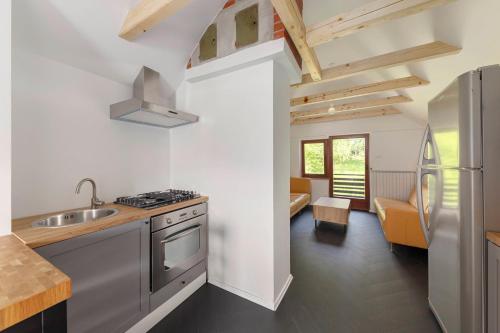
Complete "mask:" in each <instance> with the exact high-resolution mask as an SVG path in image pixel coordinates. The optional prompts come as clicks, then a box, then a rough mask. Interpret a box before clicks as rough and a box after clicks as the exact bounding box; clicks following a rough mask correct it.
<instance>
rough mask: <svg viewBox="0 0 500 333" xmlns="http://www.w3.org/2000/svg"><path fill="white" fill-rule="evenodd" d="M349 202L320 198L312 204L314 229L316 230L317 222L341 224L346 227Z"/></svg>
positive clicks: (349, 210)
mask: <svg viewBox="0 0 500 333" xmlns="http://www.w3.org/2000/svg"><path fill="white" fill-rule="evenodd" d="M350 212H351V200H349V199H338V198H328V197H321V198H319V199H318V200H316V201H315V202H314V203H313V217H314V227H315V228H318V224H317V222H318V221H324V222H329V223H336V224H342V225H345V226H346V227H347V223H349V213H350Z"/></svg>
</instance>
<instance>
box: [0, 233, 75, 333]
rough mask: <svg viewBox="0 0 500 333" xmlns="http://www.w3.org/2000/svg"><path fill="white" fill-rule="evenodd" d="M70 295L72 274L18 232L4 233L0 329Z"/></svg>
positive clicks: (0, 251) (0, 247)
mask: <svg viewBox="0 0 500 333" xmlns="http://www.w3.org/2000/svg"><path fill="white" fill-rule="evenodd" d="M70 297H71V280H70V278H69V277H68V276H66V275H65V274H64V273H62V272H61V271H60V270H58V269H57V268H56V267H54V266H53V265H52V264H51V263H49V262H48V261H46V260H45V259H43V258H42V257H41V256H39V255H38V254H37V253H35V251H33V250H32V249H30V248H29V247H27V246H26V245H24V244H23V243H22V242H21V241H19V239H17V238H16V237H15V236H14V235H7V236H2V237H0V331H2V330H4V329H6V328H8V327H10V326H13V325H15V324H17V323H19V322H21V321H23V320H25V319H27V318H29V317H31V316H33V315H35V314H37V313H39V312H42V311H44V310H46V309H48V308H50V307H51V306H53V305H56V304H58V303H60V302H63V301H65V300H67V299H68V298H70Z"/></svg>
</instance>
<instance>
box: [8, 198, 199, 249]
mask: <svg viewBox="0 0 500 333" xmlns="http://www.w3.org/2000/svg"><path fill="white" fill-rule="evenodd" d="M207 201H208V197H206V196H202V197H199V198H196V199H192V200H187V201H182V202H179V203H176V204H173V205H168V206H163V207H158V208H155V209H149V210H146V209H141V208H134V207H129V206H123V205H116V204H106V205H104V206H103V207H100V208H116V209H118V210H119V212H118V214H116V215H113V216H110V217H107V218H102V219H99V220H96V221H90V222H85V223H80V224H76V225H72V226H66V227H60V228H33V227H32V226H31V224H32V223H33V222H35V221H38V220H42V219H44V218H47V217H48V216H51V215H54V214H58V213H61V212H55V213H49V214H43V215H37V216H30V217H25V218H21V219H16V220H13V221H12V233H13V234H14V235H16V236H17V237H18V238H19V239H20V240H21V241H22V242H23V243H24V244H26V245H27V246H29V247H31V248H37V247H40V246H44V245H48V244H52V243H57V242H60V241H63V240H66V239H70V238H74V237H77V236H81V235H85V234H89V233H92V232H96V231H99V230H104V229H108V228H111V227H113V226H117V225H120V224H125V223H129V222H133V221H137V220H142V219H147V218H149V217H151V216H155V215H160V214H165V213H168V212H171V211H174V210H177V209H181V208H184V207H189V206H192V205H196V204H199V203H202V202H207ZM73 210H77V209H69V210H66V212H68V211H73Z"/></svg>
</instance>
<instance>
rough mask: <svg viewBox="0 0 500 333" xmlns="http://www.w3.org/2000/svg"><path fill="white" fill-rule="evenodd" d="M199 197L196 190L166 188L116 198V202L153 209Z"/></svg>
mask: <svg viewBox="0 0 500 333" xmlns="http://www.w3.org/2000/svg"><path fill="white" fill-rule="evenodd" d="M199 197H200V195H199V194H198V193H196V192H194V191H184V190H166V191H157V192H149V193H143V194H139V195H136V196H130V197H119V198H116V200H115V203H116V204H120V205H126V206H132V207H136V208H144V209H153V208H157V207H161V206H167V205H172V204H174V203H177V202H181V201H187V200H191V199H195V198H199Z"/></svg>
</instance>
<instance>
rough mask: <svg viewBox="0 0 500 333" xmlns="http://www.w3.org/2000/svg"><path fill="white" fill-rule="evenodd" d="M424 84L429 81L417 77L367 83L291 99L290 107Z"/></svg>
mask: <svg viewBox="0 0 500 333" xmlns="http://www.w3.org/2000/svg"><path fill="white" fill-rule="evenodd" d="M426 84H429V81H426V80H424V79H421V78H419V77H418V76H408V77H404V78H401V79H395V80H389V81H381V82H375V83H369V84H364V85H360V86H355V87H351V88H344V89H339V90H334V91H329V92H325V93H320V94H314V95H310V96H303V97H297V98H292V99H291V100H290V106H298V105H308V104H315V103H322V102H329V101H335V100H339V99H344V98H349V97H357V96H364V95H369V94H374V93H379V92H383V91H389V90H395V89H403V88H412V87H418V86H422V85H426Z"/></svg>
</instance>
